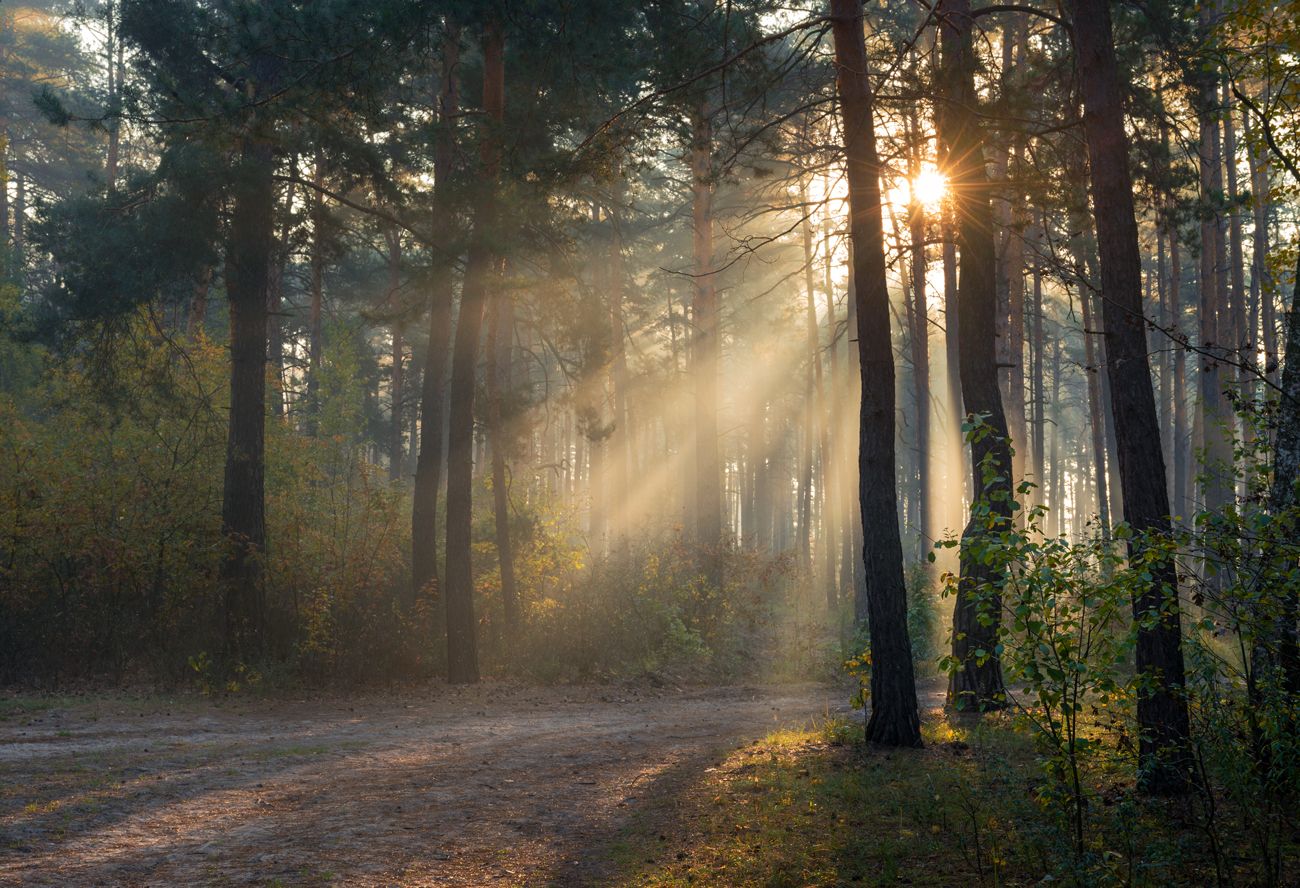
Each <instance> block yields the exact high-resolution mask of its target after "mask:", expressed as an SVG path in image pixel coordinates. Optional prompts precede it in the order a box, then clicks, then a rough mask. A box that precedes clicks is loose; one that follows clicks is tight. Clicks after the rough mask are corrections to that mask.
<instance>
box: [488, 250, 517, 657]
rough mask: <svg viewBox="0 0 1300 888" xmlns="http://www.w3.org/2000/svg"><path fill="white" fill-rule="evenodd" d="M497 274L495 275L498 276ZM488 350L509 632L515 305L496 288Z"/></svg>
mask: <svg viewBox="0 0 1300 888" xmlns="http://www.w3.org/2000/svg"><path fill="white" fill-rule="evenodd" d="M496 276H497V275H494V277H496ZM489 299H490V302H491V307H490V309H489V311H490V312H491V315H490V316H489V318H488V335H487V343H486V345H485V349H486V351H487V367H486V376H487V400H488V403H487V425H488V435H489V438H490V444H491V446H492V514H493V526H494V529H495V531H496V544H497V563H498V566H499V567H500V571H501V610H502V615H503V617H504V618H505V624H506V631H507V632H509V633H512V634H513V633H514V631H515V630H516V629H517V628H518V627H519V597H518V593H517V591H516V588H515V550H514V546H513V544H512V542H511V536H510V486H509V485H510V481H509V478H508V477H507V473H506V451H507V449H508V448H509V441H508V440H507V437H508V436H507V431H506V417H505V398H506V396H507V393H508V391H509V389H510V380H511V368H510V361H511V355H512V354H513V351H514V349H513V343H512V342H511V339H512V337H513V335H514V325H515V318H514V305H513V301H512V300H511V297H510V293H509V291H508V290H506V289H505V288H504V287H502V286H500V281H499V279H498V281H497V286H496V287H494V288H493V293H492V294H491V295H490V297H489Z"/></svg>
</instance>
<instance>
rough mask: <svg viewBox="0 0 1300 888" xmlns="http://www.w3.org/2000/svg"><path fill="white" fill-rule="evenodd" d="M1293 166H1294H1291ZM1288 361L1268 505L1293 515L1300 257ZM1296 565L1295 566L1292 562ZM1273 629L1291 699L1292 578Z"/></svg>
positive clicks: (1299, 692) (1299, 443) (1299, 415)
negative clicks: (1275, 626)
mask: <svg viewBox="0 0 1300 888" xmlns="http://www.w3.org/2000/svg"><path fill="white" fill-rule="evenodd" d="M1293 171H1294V170H1293ZM1285 329H1286V342H1285V345H1284V348H1285V349H1286V351H1285V355H1286V366H1285V368H1284V369H1283V371H1282V385H1281V392H1280V393H1279V397H1278V422H1277V431H1276V437H1275V438H1274V444H1273V483H1272V487H1271V489H1270V492H1269V509H1270V511H1272V513H1273V514H1274V515H1275V516H1285V515H1292V516H1294V514H1295V512H1296V510H1297V507H1300V260H1297V261H1296V276H1295V280H1294V281H1293V283H1292V289H1291V305H1290V307H1289V309H1288V310H1287V317H1286V324H1285ZM1293 566H1294V565H1293ZM1280 591H1281V595H1282V601H1281V602H1280V606H1279V607H1278V613H1277V618H1276V623H1277V628H1276V630H1275V632H1274V633H1273V634H1274V636H1275V637H1274V638H1273V639H1272V641H1273V643H1274V645H1275V646H1276V649H1277V664H1278V668H1279V669H1280V670H1281V673H1282V686H1283V687H1284V688H1285V689H1286V692H1287V694H1289V695H1290V697H1291V699H1292V701H1293V702H1294V700H1295V699H1296V698H1297V697H1300V638H1298V637H1297V627H1296V621H1297V617H1298V616H1300V590H1297V588H1296V585H1295V584H1294V583H1291V584H1289V585H1288V586H1284V587H1283V588H1282V589H1281V590H1280Z"/></svg>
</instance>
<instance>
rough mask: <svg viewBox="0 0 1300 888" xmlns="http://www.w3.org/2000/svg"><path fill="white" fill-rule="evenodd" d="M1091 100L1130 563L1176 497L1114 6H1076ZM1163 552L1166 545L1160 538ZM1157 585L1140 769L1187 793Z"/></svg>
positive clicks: (1075, 2) (1138, 617)
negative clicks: (1150, 337) (1154, 362)
mask: <svg viewBox="0 0 1300 888" xmlns="http://www.w3.org/2000/svg"><path fill="white" fill-rule="evenodd" d="M1071 7H1072V12H1073V19H1074V32H1073V33H1074V41H1075V49H1076V58H1077V63H1078V70H1079V83H1080V90H1081V92H1082V94H1083V106H1084V114H1083V124H1084V135H1085V137H1086V140H1087V143H1088V160H1089V163H1090V165H1091V177H1090V178H1091V183H1092V200H1093V208H1094V215H1095V218H1096V223H1097V246H1098V255H1099V258H1100V264H1101V285H1102V292H1103V293H1105V294H1106V298H1105V299H1104V300H1102V309H1101V310H1102V326H1103V328H1104V331H1105V337H1106V345H1107V357H1108V360H1107V363H1106V369H1107V373H1108V374H1109V376H1110V379H1111V397H1112V398H1113V406H1114V417H1115V437H1116V441H1117V444H1118V457H1119V476H1120V484H1121V486H1122V490H1123V494H1124V518H1125V520H1126V521H1127V522H1128V524H1129V525H1130V526H1131V527H1132V528H1133V529H1134V531H1136V532H1137V534H1139V536H1137V537H1135V538H1134V539H1133V540H1132V541H1131V542H1130V555H1131V556H1136V555H1138V554H1142V553H1143V549H1144V548H1145V545H1146V543H1145V540H1144V539H1143V538H1142V536H1140V535H1141V534H1148V533H1151V534H1155V535H1157V537H1160V536H1166V537H1167V536H1168V534H1169V533H1170V530H1171V527H1170V523H1169V496H1168V490H1167V487H1166V477H1165V463H1164V457H1163V455H1162V454H1161V452H1160V427H1159V423H1158V420H1157V418H1156V404H1155V394H1154V392H1153V390H1152V387H1151V370H1150V367H1149V366H1148V364H1147V346H1146V330H1145V326H1146V325H1145V319H1144V317H1143V313H1142V259H1141V254H1140V253H1139V249H1138V229H1137V220H1136V217H1135V215H1134V209H1133V180H1132V177H1131V176H1130V174H1129V166H1128V162H1129V161H1128V136H1127V135H1126V134H1125V132H1124V101H1123V88H1122V85H1121V82H1120V77H1119V71H1118V69H1117V65H1116V61H1115V50H1114V45H1113V44H1112V42H1111V40H1112V38H1111V24H1110V6H1109V4H1108V3H1107V0H1071ZM1155 544H1156V546H1157V547H1158V546H1159V544H1160V540H1159V539H1158V538H1157V540H1156V541H1155ZM1149 570H1150V573H1151V580H1150V581H1149V582H1148V583H1147V584H1146V586H1145V587H1143V588H1141V589H1140V590H1139V591H1138V592H1137V593H1136V594H1135V595H1134V599H1133V617H1134V621H1135V622H1136V623H1137V626H1138V630H1137V633H1138V638H1137V664H1136V665H1137V672H1138V675H1139V676H1140V677H1141V678H1142V680H1143V688H1142V689H1141V690H1140V691H1139V694H1138V700H1137V708H1138V727H1139V730H1140V731H1141V738H1140V742H1139V769H1140V778H1141V782H1142V785H1143V786H1144V787H1145V788H1146V789H1147V790H1148V791H1153V792H1179V791H1182V790H1184V789H1185V788H1186V778H1187V766H1188V749H1187V743H1188V735H1189V732H1190V728H1189V724H1188V712H1187V701H1186V699H1185V697H1184V696H1183V692H1182V687H1183V652H1182V633H1181V628H1180V625H1179V608H1178V575H1177V570H1176V568H1175V564H1174V561H1173V559H1172V558H1171V557H1168V556H1161V557H1157V558H1156V559H1155V560H1154V561H1153V562H1150V564H1149Z"/></svg>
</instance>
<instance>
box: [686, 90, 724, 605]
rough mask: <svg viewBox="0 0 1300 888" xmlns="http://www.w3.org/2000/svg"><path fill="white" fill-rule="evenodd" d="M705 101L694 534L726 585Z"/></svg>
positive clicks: (697, 122)
mask: <svg viewBox="0 0 1300 888" xmlns="http://www.w3.org/2000/svg"><path fill="white" fill-rule="evenodd" d="M709 113H710V112H709V108H708V104H707V100H703V99H702V100H700V102H699V104H698V105H697V106H696V107H695V108H694V109H693V113H692V117H691V206H692V210H691V212H692V219H693V224H694V238H693V242H692V244H693V256H694V268H695V270H694V272H693V273H694V276H695V278H694V281H695V287H694V293H693V300H694V301H693V302H692V304H691V314H692V320H693V322H694V328H695V336H694V339H693V341H692V348H691V357H692V364H693V370H694V376H695V380H694V382H695V467H696V468H695V521H696V527H695V536H696V540H695V541H696V544H697V545H698V546H699V549H700V557H701V564H700V567H701V571H702V572H703V574H704V576H705V578H706V579H707V580H708V582H709V583H711V584H712V585H713V586H714V587H715V588H721V587H722V551H721V547H722V492H721V489H720V487H719V485H720V484H721V482H722V466H721V461H720V459H719V454H718V353H719V350H720V347H721V325H720V321H721V317H720V307H719V304H718V291H717V288H716V286H715V285H714V279H713V274H714V268H713V262H714V255H713V251H714V247H713V125H712V122H711V120H710V117H709Z"/></svg>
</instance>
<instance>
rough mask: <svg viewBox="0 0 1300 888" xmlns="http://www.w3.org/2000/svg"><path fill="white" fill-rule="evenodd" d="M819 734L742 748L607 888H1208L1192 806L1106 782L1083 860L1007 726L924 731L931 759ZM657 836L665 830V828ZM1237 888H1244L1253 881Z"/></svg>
mask: <svg viewBox="0 0 1300 888" xmlns="http://www.w3.org/2000/svg"><path fill="white" fill-rule="evenodd" d="M860 731H861V725H860V724H851V723H849V722H847V721H844V720H829V721H828V722H827V723H825V724H823V725H820V726H818V727H816V728H813V729H809V730H803V731H781V732H778V733H775V734H772V735H769V736H768V737H766V738H765V739H763V740H762V741H758V742H755V743H754V744H752V745H750V746H747V747H744V748H742V749H739V750H737V751H735V752H734V753H732V754H731V755H729V756H728V757H726V758H725V759H724V760H723V761H722V763H721V764H720V766H719V767H717V768H715V769H710V772H709V773H707V774H706V775H705V777H706V779H705V780H703V781H702V782H700V783H698V784H696V785H695V786H694V787H692V788H691V789H690V790H689V791H688V793H687V795H686V797H685V798H683V799H679V800H678V801H677V803H676V810H674V811H673V813H672V815H671V818H670V819H665V818H661V819H660V823H664V822H671V823H672V824H673V828H672V831H673V833H674V834H673V835H672V836H669V835H668V834H667V833H666V832H661V831H659V829H656V830H652V831H649V832H647V831H646V830H645V829H644V828H643V827H644V824H643V825H642V827H640V828H638V829H639V832H637V831H635V830H634V832H633V834H632V835H628V836H625V837H624V840H623V841H622V842H621V843H620V844H619V846H618V848H617V854H618V864H619V866H620V868H621V875H620V877H619V878H618V879H616V880H615V881H614V882H613V884H617V885H620V886H624V885H626V886H642V888H685V886H691V888H696V886H728V888H731V886H735V888H742V886H765V888H786V886H789V888H796V886H799V888H802V886H846V885H872V886H874V885H913V886H936V888H938V886H953V885H959V886H984V885H988V886H1002V885H1031V884H1040V883H1042V884H1058V885H1089V886H1091V885H1152V886H1155V885H1202V884H1204V885H1212V884H1214V883H1215V870H1214V865H1213V862H1212V860H1210V859H1209V857H1208V855H1207V853H1206V851H1205V845H1206V842H1205V837H1204V835H1203V834H1202V833H1201V831H1200V829H1199V828H1198V826H1197V823H1196V818H1195V816H1194V815H1195V809H1194V803H1193V802H1192V801H1189V800H1182V801H1168V800H1163V801H1162V800H1146V799H1141V798H1140V797H1138V796H1136V795H1135V794H1133V792H1132V786H1131V781H1129V783H1128V784H1125V783H1123V782H1122V779H1121V777H1120V775H1118V774H1117V772H1114V771H1110V770H1107V769H1106V768H1100V769H1098V771H1097V772H1096V773H1095V774H1093V775H1092V776H1093V781H1094V782H1093V784H1092V785H1091V786H1090V789H1091V791H1092V796H1093V803H1094V804H1093V810H1091V811H1090V814H1089V817H1090V844H1089V848H1088V851H1087V852H1086V853H1085V855H1083V856H1082V857H1079V856H1076V855H1075V854H1074V852H1073V850H1072V848H1071V845H1070V833H1069V828H1068V825H1067V824H1066V823H1065V821H1064V820H1063V819H1062V818H1059V817H1057V816H1056V814H1055V813H1054V810H1053V809H1052V807H1051V804H1050V803H1049V802H1048V801H1047V800H1046V799H1045V797H1044V796H1043V795H1042V794H1041V792H1040V788H1041V787H1042V785H1043V783H1044V777H1043V774H1042V771H1041V769H1040V767H1039V765H1038V762H1037V759H1036V754H1035V753H1036V750H1035V743H1034V739H1033V738H1032V737H1031V736H1029V735H1028V734H1027V733H1025V732H1024V731H1022V730H1019V729H1016V728H1015V727H1013V726H1012V724H1011V722H1010V721H1009V720H1008V719H1007V718H1005V717H992V716H986V717H985V718H984V719H982V720H970V721H967V720H966V719H965V718H953V719H949V718H948V717H946V716H935V717H931V718H930V719H929V720H927V722H926V723H925V725H924V736H925V744H926V746H925V748H924V749H920V750H883V749H875V748H864V746H863V745H862V744H861V742H860V741H859V740H858V737H859V736H860ZM662 828H663V827H660V829H662ZM1238 875H1239V876H1240V877H1245V878H1242V879H1241V880H1240V881H1239V882H1238V884H1251V883H1252V881H1251V879H1250V878H1249V877H1248V876H1249V873H1248V868H1247V867H1245V866H1243V867H1242V869H1241V870H1240V871H1239V872H1238Z"/></svg>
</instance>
